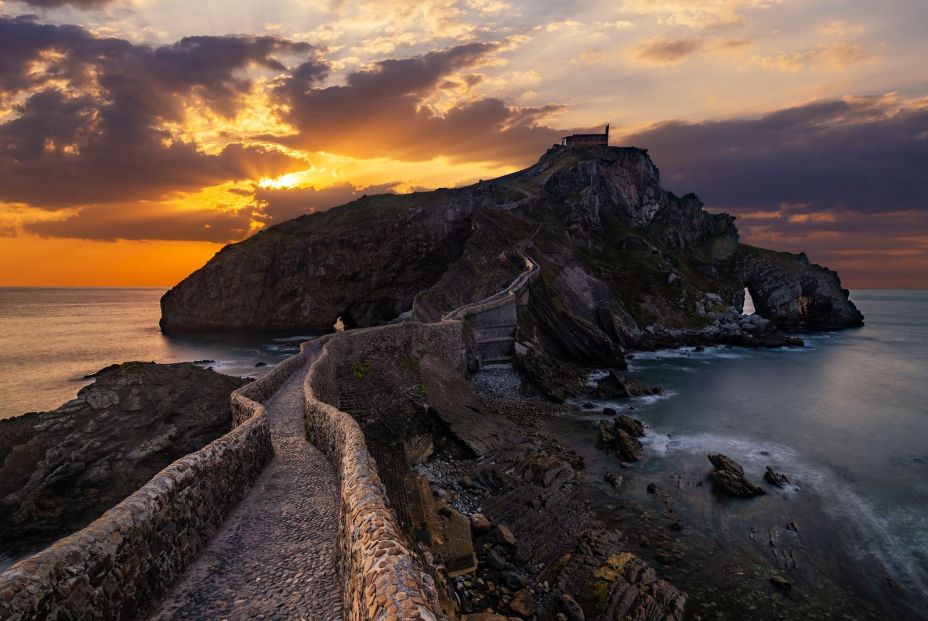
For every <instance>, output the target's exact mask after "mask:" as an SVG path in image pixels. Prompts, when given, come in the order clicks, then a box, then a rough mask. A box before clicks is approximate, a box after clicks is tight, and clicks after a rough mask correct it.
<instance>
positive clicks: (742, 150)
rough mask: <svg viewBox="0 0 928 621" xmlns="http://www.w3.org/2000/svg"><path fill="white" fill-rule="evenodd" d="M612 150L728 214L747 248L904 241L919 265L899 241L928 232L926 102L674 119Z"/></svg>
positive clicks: (830, 248) (926, 250)
mask: <svg viewBox="0 0 928 621" xmlns="http://www.w3.org/2000/svg"><path fill="white" fill-rule="evenodd" d="M623 143H625V144H635V145H638V146H642V147H646V148H648V150H649V152H650V153H651V156H652V157H653V158H654V161H655V162H657V164H658V165H659V166H660V168H661V171H662V173H663V184H664V186H665V187H669V188H670V189H673V190H674V191H676V192H679V193H684V192H690V191H693V192H696V193H697V194H699V196H700V198H702V199H703V200H704V201H705V202H706V204H707V205H708V207H709V208H711V209H713V210H724V211H728V212H730V213H733V214H735V215H737V216H739V229H740V230H741V231H742V234H743V237H744V238H745V239H747V240H748V241H752V242H754V243H758V244H766V245H770V246H773V247H778V248H782V249H789V250H802V249H805V250H814V251H815V252H818V253H821V254H822V256H825V257H826V258H827V257H838V255H837V254H836V250H837V249H842V248H843V249H844V250H851V249H853V248H855V244H856V247H858V248H865V247H873V245H874V244H875V243H876V242H877V241H879V245H880V247H881V248H883V250H886V251H888V250H889V249H891V247H893V245H894V244H898V245H899V246H898V247H899V248H903V247H906V246H905V245H906V244H908V246H907V247H909V249H911V250H915V251H917V252H920V253H921V255H920V256H922V257H924V259H925V261H924V264H925V265H926V266H928V246H926V245H925V244H924V239H923V240H922V241H921V242H920V243H921V245H920V246H917V245H912V244H913V243H914V242H912V241H911V239H910V236H911V235H912V232H913V231H919V230H920V231H924V230H925V227H926V223H928V215H926V214H928V183H926V181H925V170H928V100H903V99H901V98H899V97H897V96H892V95H890V96H884V97H866V98H848V99H845V100H835V101H823V102H816V103H810V104H807V105H804V106H799V107H795V108H787V109H784V110H779V111H775V112H772V113H769V114H766V115H764V116H761V117H758V118H734V119H726V120H721V121H714V122H704V123H687V122H682V121H674V122H668V123H661V124H658V125H655V126H652V127H650V128H648V129H645V130H643V131H640V132H638V133H636V134H633V135H629V136H626V137H624V138H623ZM868 237H872V240H871V243H870V244H864V243H863V240H865V239H867V238H868ZM892 240H895V241H892ZM919 248H920V249H919ZM837 263H838V262H837V260H836V264H837ZM871 270H872V266H871ZM861 273H862V272H861Z"/></svg>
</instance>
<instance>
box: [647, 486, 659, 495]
mask: <svg viewBox="0 0 928 621" xmlns="http://www.w3.org/2000/svg"><path fill="white" fill-rule="evenodd" d="M646 489H647V492H648V493H649V494H656V493H657V483H648V487H647V488H646Z"/></svg>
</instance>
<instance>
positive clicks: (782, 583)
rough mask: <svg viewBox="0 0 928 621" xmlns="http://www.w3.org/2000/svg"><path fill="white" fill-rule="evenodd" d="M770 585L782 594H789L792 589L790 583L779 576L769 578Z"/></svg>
mask: <svg viewBox="0 0 928 621" xmlns="http://www.w3.org/2000/svg"><path fill="white" fill-rule="evenodd" d="M770 583H771V584H772V585H773V586H775V587H776V588H778V589H779V590H781V591H783V592H784V593H789V592H790V591H792V589H793V585H792V583H791V582H790V581H789V580H787V579H786V578H783V577H781V576H771V577H770Z"/></svg>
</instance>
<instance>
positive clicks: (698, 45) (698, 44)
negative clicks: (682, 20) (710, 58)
mask: <svg viewBox="0 0 928 621" xmlns="http://www.w3.org/2000/svg"><path fill="white" fill-rule="evenodd" d="M702 48H703V42H702V41H701V40H699V39H662V38H658V39H652V40H650V41H647V42H646V43H645V44H644V45H642V46H641V47H640V48H638V53H637V56H638V58H641V59H643V60H650V61H654V62H660V63H673V62H677V61H679V60H682V59H684V58H686V57H687V56H692V55H693V54H696V53H697V52H699V51H700V50H701V49H702Z"/></svg>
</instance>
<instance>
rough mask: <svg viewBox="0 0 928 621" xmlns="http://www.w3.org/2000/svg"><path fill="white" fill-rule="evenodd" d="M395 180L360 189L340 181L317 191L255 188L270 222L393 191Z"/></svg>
mask: <svg viewBox="0 0 928 621" xmlns="http://www.w3.org/2000/svg"><path fill="white" fill-rule="evenodd" d="M396 185H397V183H387V184H379V185H375V186H367V187H363V188H358V187H355V186H354V185H352V184H350V183H347V182H346V183H339V184H335V185H332V186H329V187H326V188H322V189H319V190H317V189H316V188H282V189H273V188H258V189H257V191H256V192H255V199H256V200H257V202H258V203H259V204H260V205H261V206H262V212H263V214H264V215H265V217H267V219H268V220H269V221H270V222H271V223H277V222H283V221H284V220H289V219H291V218H296V217H297V216H302V215H305V214H308V213H312V212H314V211H325V210H326V209H330V208H331V207H337V206H338V205H344V204H345V203H348V202H350V201H353V200H355V199H357V198H360V197H361V196H363V195H364V194H384V193H388V192H392V191H393V187H395V186H396Z"/></svg>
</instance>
